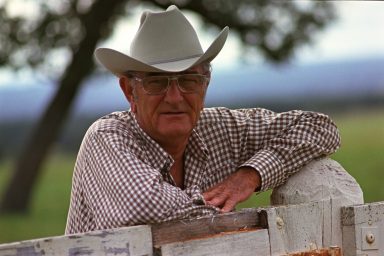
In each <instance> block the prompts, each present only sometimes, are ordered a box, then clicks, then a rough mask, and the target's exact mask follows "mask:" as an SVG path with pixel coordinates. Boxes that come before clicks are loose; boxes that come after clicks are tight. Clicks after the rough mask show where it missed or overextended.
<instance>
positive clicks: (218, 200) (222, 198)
mask: <svg viewBox="0 0 384 256" xmlns="http://www.w3.org/2000/svg"><path fill="white" fill-rule="evenodd" d="M227 199H228V196H227V195H225V194H219V195H217V196H215V197H214V198H212V199H211V200H209V201H207V204H209V205H213V206H216V207H220V206H222V205H225V202H226V201H227Z"/></svg>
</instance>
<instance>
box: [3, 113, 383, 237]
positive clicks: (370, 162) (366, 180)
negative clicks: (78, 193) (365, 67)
mask: <svg viewBox="0 0 384 256" xmlns="http://www.w3.org/2000/svg"><path fill="white" fill-rule="evenodd" d="M333 119H334V120H335V122H336V123H337V124H338V126H339V129H340V132H341V136H342V147H341V149H340V150H339V151H338V152H337V153H336V154H334V155H333V156H332V158H333V159H335V160H336V161H338V162H339V163H340V164H341V165H343V167H344V168H345V169H346V170H348V171H349V172H350V174H351V175H352V176H354V177H355V179H356V180H357V181H358V183H359V184H360V186H361V187H362V189H363V191H364V198H365V202H374V201H382V200H384V187H383V186H382V185H381V181H382V180H383V179H384V171H383V169H384V157H383V156H382V152H383V148H384V110H377V111H370V112H361V113H357V114H356V113H350V114H343V115H341V114H340V115H335V116H333ZM74 161H75V156H74V155H63V154H53V156H52V157H51V158H50V159H49V161H48V162H47V163H46V164H45V166H44V168H43V170H42V175H41V177H40V179H39V181H38V184H37V186H36V190H35V193H34V196H33V200H32V205H31V211H30V213H29V214H27V215H0V243H5V242H11V241H18V240H26V239H33V238H39V237H47V236H55V235H62V234H63V233H64V228H65V222H66V215H67V211H68V205H69V196H70V183H71V176H72V170H73V165H74ZM10 167H11V162H10V161H6V162H2V163H0V187H1V188H4V187H5V184H6V181H7V180H8V178H9V175H10V173H9V171H8V170H10V169H11V168H10ZM0 192H1V191H0ZM269 195H270V191H268V192H264V193H261V194H259V195H257V196H253V197H252V198H250V199H249V200H247V201H246V202H243V203H242V204H240V206H239V207H257V206H263V205H268V202H269Z"/></svg>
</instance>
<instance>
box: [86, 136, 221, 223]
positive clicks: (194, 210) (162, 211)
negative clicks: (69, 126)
mask: <svg viewBox="0 0 384 256" xmlns="http://www.w3.org/2000/svg"><path fill="white" fill-rule="evenodd" d="M85 144H87V145H86V146H85V152H83V153H85V154H84V156H82V157H84V159H83V160H85V161H86V168H84V170H83V171H82V177H81V179H82V182H83V184H84V191H85V200H86V204H87V206H88V207H89V208H90V212H92V213H93V220H94V221H95V222H96V229H107V228H113V227H120V226H125V225H136V224H143V223H145V224H148V223H159V222H164V221H169V220H173V219H182V218H186V217H196V216H201V215H207V214H213V213H216V212H218V210H217V208H215V207H213V206H207V205H205V202H204V199H203V197H202V194H201V191H200V189H199V188H198V187H197V186H192V187H190V188H188V189H186V190H181V189H180V188H178V187H175V186H172V185H171V184H169V183H167V182H165V181H164V180H163V177H162V175H161V173H160V171H159V170H156V169H154V168H153V167H151V166H149V165H148V164H146V163H145V162H143V161H141V160H140V159H139V158H138V157H136V156H135V155H134V154H132V152H131V150H130V146H132V145H130V142H129V140H127V138H124V136H123V135H122V134H120V133H119V132H118V131H114V132H113V131H109V132H101V133H100V132H97V133H92V134H91V135H89V136H88V138H87V141H86V142H85ZM80 161H81V159H80Z"/></svg>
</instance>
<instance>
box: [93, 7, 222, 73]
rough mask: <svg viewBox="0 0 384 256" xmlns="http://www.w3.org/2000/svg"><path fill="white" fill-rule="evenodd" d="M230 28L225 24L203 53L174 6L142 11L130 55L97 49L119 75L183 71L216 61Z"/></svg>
mask: <svg viewBox="0 0 384 256" xmlns="http://www.w3.org/2000/svg"><path fill="white" fill-rule="evenodd" d="M228 30H229V29H228V27H225V28H224V29H223V30H222V31H221V32H220V34H219V35H218V36H217V38H216V39H215V40H214V41H213V42H212V44H211V46H210V47H208V49H207V50H206V51H205V52H204V51H203V49H202V47H201V45H200V42H199V39H198V37H197V34H196V31H195V30H194V28H193V27H192V25H191V24H190V23H189V21H188V20H187V18H186V17H185V16H184V15H183V14H182V13H181V11H180V10H179V9H178V8H177V7H176V6H174V5H172V6H170V7H168V9H167V10H166V11H162V12H150V11H146V12H144V13H143V14H142V16H141V20H140V27H139V29H138V31H137V32H136V35H135V37H134V39H133V41H132V44H131V49H130V55H126V54H123V53H121V52H118V51H115V50H113V49H109V48H98V49H96V51H95V56H96V59H97V60H98V61H99V62H100V63H101V64H102V65H104V66H105V67H106V68H107V69H108V70H109V71H111V72H112V73H113V74H115V75H116V76H120V75H122V74H124V73H125V72H127V71H144V72H180V71H184V70H187V69H189V68H190V67H192V66H195V65H197V64H200V63H203V62H210V61H211V60H213V59H214V58H215V57H216V55H217V54H218V53H219V52H220V50H221V49H222V48H223V46H224V43H225V41H226V39H227V36H228Z"/></svg>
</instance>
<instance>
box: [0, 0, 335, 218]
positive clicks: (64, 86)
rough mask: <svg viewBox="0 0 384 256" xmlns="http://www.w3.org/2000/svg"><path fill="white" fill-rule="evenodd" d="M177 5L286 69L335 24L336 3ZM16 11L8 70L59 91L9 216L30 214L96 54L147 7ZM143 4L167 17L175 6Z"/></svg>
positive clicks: (1, 18)
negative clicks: (44, 167) (44, 76)
mask: <svg viewBox="0 0 384 256" xmlns="http://www.w3.org/2000/svg"><path fill="white" fill-rule="evenodd" d="M175 2H178V3H179V4H178V5H179V7H180V8H182V9H187V10H190V11H192V12H195V13H196V14H198V15H199V16H200V17H201V18H202V20H203V21H204V22H205V24H206V26H207V27H219V28H222V27H224V26H226V25H228V26H230V27H231V30H232V34H236V35H237V36H238V37H239V38H240V39H241V41H242V42H243V43H244V46H245V47H244V48H245V49H246V51H253V50H255V49H256V50H257V51H258V52H259V53H260V54H261V55H262V56H263V57H264V58H266V59H267V60H270V61H271V62H282V61H284V60H287V59H289V58H290V57H292V56H294V53H295V50H296V49H298V48H299V47H300V46H301V45H303V44H307V43H309V42H311V40H312V38H313V36H314V34H315V32H318V31H320V30H321V29H323V28H324V27H325V26H326V25H327V24H329V22H330V21H331V20H332V19H333V18H334V13H333V6H332V5H331V3H329V2H327V3H324V2H310V3H307V4H303V3H302V2H291V1H268V0H260V1H254V0H241V1H240V0H239V1H233V0H202V1H197V0H194V1H192V0H184V1H175ZM10 3H11V2H10V1H5V2H3V4H2V6H0V22H1V24H2V26H0V41H1V42H2V47H0V65H2V66H5V65H8V66H11V67H13V68H15V69H18V68H25V67H29V68H31V69H35V70H44V69H45V70H46V69H48V70H50V71H53V72H54V73H55V74H56V75H58V76H59V79H58V83H57V84H58V90H57V91H56V94H55V95H54V96H53V98H52V100H51V102H50V104H49V105H48V107H47V109H46V110H45V112H44V113H43V115H42V116H41V118H40V119H39V121H38V123H37V125H36V127H35V129H34V131H33V132H32V133H31V136H30V139H29V141H28V143H27V144H26V145H25V147H24V149H23V151H22V152H21V155H20V157H19V158H18V160H17V162H16V165H15V167H14V170H13V173H12V177H11V180H10V182H9V184H8V186H7V188H6V190H5V193H4V196H3V198H2V201H1V204H0V210H1V211H3V212H5V211H8V212H9V211H14V212H25V211H27V210H28V206H29V204H28V203H29V199H30V196H31V195H32V191H33V186H34V184H35V181H36V179H37V177H38V175H39V170H40V166H41V164H42V163H43V162H44V160H45V158H46V156H47V153H48V151H49V149H50V147H51V145H52V144H53V142H54V141H55V139H56V138H57V137H58V135H59V133H60V129H61V127H62V126H63V124H64V122H65V120H66V119H67V117H68V115H69V114H70V109H71V104H72V102H73V101H74V99H75V97H76V94H77V92H78V91H79V88H80V86H81V83H82V81H84V79H86V78H87V77H88V76H89V75H91V74H92V71H93V69H94V64H93V57H92V54H93V51H94V48H95V47H96V45H97V43H98V42H100V41H101V40H104V39H106V38H108V36H109V35H110V34H111V32H112V31H113V26H114V24H115V23H116V21H117V20H118V19H119V18H122V17H123V15H129V14H130V12H131V11H133V10H134V9H135V8H136V7H137V6H138V5H139V3H138V2H137V1H133V0H88V1H85V0H66V1H55V0H51V1H44V0H41V1H35V2H33V5H34V6H35V7H36V8H37V9H38V12H37V13H38V14H39V15H35V16H34V17H27V16H12V15H11V14H10V11H9V10H10V7H9V6H10ZM12 3H13V2H12ZM142 3H143V4H147V5H154V6H157V7H160V8H163V9H165V8H166V7H168V6H169V5H170V4H172V1H166V0H151V1H150V0H147V1H142ZM58 52H64V53H66V54H67V55H68V56H69V57H68V63H67V67H66V68H65V72H63V73H60V72H55V71H54V70H52V69H50V68H49V67H50V63H52V56H53V55H54V54H58Z"/></svg>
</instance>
